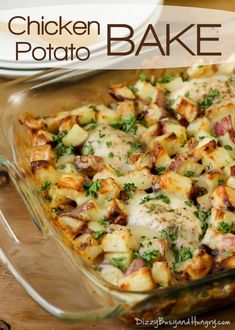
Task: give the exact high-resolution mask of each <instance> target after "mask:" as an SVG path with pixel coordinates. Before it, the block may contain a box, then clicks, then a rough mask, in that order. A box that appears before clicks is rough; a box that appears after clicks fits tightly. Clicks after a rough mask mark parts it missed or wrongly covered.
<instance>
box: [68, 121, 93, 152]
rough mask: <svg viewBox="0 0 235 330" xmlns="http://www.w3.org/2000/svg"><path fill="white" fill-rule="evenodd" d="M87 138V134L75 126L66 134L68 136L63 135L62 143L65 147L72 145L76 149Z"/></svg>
mask: <svg viewBox="0 0 235 330" xmlns="http://www.w3.org/2000/svg"><path fill="white" fill-rule="evenodd" d="M87 138H88V132H87V131H85V130H84V129H83V128H82V127H80V126H79V125H77V124H75V125H73V127H72V128H71V130H70V131H69V132H68V134H66V135H65V137H64V138H63V140H62V142H63V144H64V145H65V146H69V145H72V146H74V147H78V146H80V145H81V144H83V143H84V142H85V141H86V139H87Z"/></svg>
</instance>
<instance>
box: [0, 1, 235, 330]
mask: <svg viewBox="0 0 235 330" xmlns="http://www.w3.org/2000/svg"><path fill="white" fill-rule="evenodd" d="M165 3H166V4H168V5H186V6H187V5H190V6H200V7H209V8H220V9H225V10H235V1H234V0H231V1H223V0H202V1H198V0H191V1H190V0H167V1H165ZM2 81H4V79H0V82H2ZM3 193H4V194H7V195H8V202H7V203H5V204H4V205H3V211H4V210H5V211H7V212H8V213H9V214H12V215H13V214H14V215H15V217H14V218H15V221H14V222H13V223H12V224H11V225H12V226H13V228H14V230H15V231H16V233H17V235H18V236H19V238H21V237H24V238H26V240H28V241H31V240H32V241H33V240H36V239H37V237H38V232H37V230H36V229H35V227H34V225H33V224H32V223H30V224H29V222H28V221H27V220H26V218H27V217H26V211H25V210H24V207H23V205H22V202H21V200H20V198H19V197H18V195H17V193H16V192H15V191H14V190H13V188H12V186H11V185H9V186H8V187H6V188H1V190H0V203H1V194H3ZM12 205H14V209H13V208H12ZM1 207H2V205H1ZM16 215H17V216H16ZM26 222H27V223H26ZM213 319H216V320H226V321H227V320H228V321H230V326H223V327H221V329H234V328H235V308H234V306H230V307H225V308H224V309H220V310H219V311H216V312H210V313H206V314H204V315H201V316H200V317H198V320H213ZM0 320H3V321H5V322H7V323H8V324H10V325H11V329H13V330H72V329H80V330H82V329H87V330H89V329H96V330H104V329H112V330H117V329H119V330H125V329H129V328H127V327H126V326H124V325H123V324H121V323H119V322H117V321H106V322H102V323H100V324H98V325H77V324H67V323H64V322H62V321H59V320H57V319H55V318H54V317H53V316H51V315H49V314H48V313H47V312H45V311H44V310H43V309H42V308H41V307H39V306H38V305H37V304H36V303H35V302H34V301H33V300H32V299H31V298H30V297H28V295H27V294H26V293H25V292H24V290H23V289H22V288H21V287H20V286H19V284H18V283H17V282H16V281H15V279H14V278H13V276H12V275H11V274H10V273H9V271H8V270H7V269H6V267H5V266H4V265H2V264H0ZM1 329H4V330H5V329H7V328H1V322H0V330H1ZM164 329H166V330H168V329H172V327H171V328H168V327H164ZM177 329H180V330H183V329H185V330H189V329H194V326H185V327H178V328H177ZM196 329H199V330H202V329H205V328H204V327H203V326H198V327H197V328H196Z"/></svg>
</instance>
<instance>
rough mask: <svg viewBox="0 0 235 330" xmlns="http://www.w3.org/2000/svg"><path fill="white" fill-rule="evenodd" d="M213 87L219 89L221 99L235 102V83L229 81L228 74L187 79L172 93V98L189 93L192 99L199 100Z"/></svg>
mask: <svg viewBox="0 0 235 330" xmlns="http://www.w3.org/2000/svg"><path fill="white" fill-rule="evenodd" d="M211 89H216V90H218V91H219V99H220V101H224V102H225V101H232V102H233V103H234V104H235V85H234V84H233V83H231V84H230V83H228V76H223V75H218V76H214V77H209V78H200V79H192V80H189V81H185V82H184V83H183V84H182V85H181V86H180V88H178V89H176V90H174V91H173V92H172V93H171V96H170V98H171V99H177V98H178V97H179V96H185V94H186V95H187V94H188V95H189V96H188V97H189V98H190V99H191V100H192V101H195V102H197V101H199V100H201V99H203V97H204V96H205V95H208V93H209V92H210V90H211Z"/></svg>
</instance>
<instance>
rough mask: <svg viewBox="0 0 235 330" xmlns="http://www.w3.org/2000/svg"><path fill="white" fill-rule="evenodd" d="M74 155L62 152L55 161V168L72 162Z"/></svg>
mask: <svg viewBox="0 0 235 330" xmlns="http://www.w3.org/2000/svg"><path fill="white" fill-rule="evenodd" d="M74 158H75V156H74V155H68V154H64V155H62V156H61V157H60V158H59V159H58V160H57V161H56V164H55V166H56V168H60V167H62V168H63V167H64V166H66V165H68V164H73V162H74Z"/></svg>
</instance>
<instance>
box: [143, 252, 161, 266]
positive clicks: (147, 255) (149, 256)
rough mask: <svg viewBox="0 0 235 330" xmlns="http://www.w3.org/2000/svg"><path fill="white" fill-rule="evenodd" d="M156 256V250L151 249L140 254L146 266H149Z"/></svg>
mask: <svg viewBox="0 0 235 330" xmlns="http://www.w3.org/2000/svg"><path fill="white" fill-rule="evenodd" d="M157 256H158V251H157V250H152V251H145V252H144V254H143V255H142V258H143V259H144V261H146V264H147V266H148V267H151V264H152V262H153V261H154V260H155V259H156V257H157Z"/></svg>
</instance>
